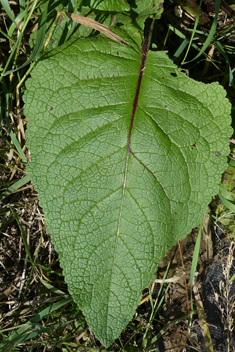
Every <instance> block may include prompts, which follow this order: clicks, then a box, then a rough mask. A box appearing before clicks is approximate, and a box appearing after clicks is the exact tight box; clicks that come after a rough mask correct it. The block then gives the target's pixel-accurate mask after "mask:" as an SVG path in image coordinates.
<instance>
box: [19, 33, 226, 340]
mask: <svg viewBox="0 0 235 352" xmlns="http://www.w3.org/2000/svg"><path fill="white" fill-rule="evenodd" d="M141 65H142V66H141ZM140 70H141V72H142V73H143V78H142V82H141V81H140V80H139V77H140V73H141V72H140ZM138 82H139V83H138ZM140 83H141V84H140ZM139 88H140V89H139ZM138 90H139V93H138ZM137 98H138V105H137ZM25 102H26V109H25V113H26V115H27V117H28V119H29V123H28V130H27V136H28V147H29V149H30V150H31V155H32V162H31V164H30V165H29V166H28V173H29V174H30V175H31V177H32V180H33V182H34V183H35V184H36V189H37V190H38V192H39V198H40V204H41V206H42V207H43V210H44V212H45V217H46V219H47V229H48V232H49V233H51V236H52V240H53V242H54V244H55V247H56V250H57V251H58V252H59V255H60V260H61V265H62V267H63V269H64V274H65V279H66V281H67V283H68V287H69V290H70V292H71V294H72V296H73V298H74V300H75V301H76V302H77V303H78V305H79V306H80V307H81V309H82V310H83V313H84V314H85V316H86V318H87V321H88V323H89V325H90V327H91V329H92V330H93V331H94V333H95V335H96V336H97V338H98V339H100V341H101V342H102V343H103V344H104V345H106V346H108V345H109V344H110V343H111V342H112V341H113V340H114V339H115V338H116V337H117V336H118V335H119V334H120V332H121V331H122V329H123V328H124V327H125V326H126V324H127V323H128V322H129V320H130V319H131V318H132V315H133V313H134V310H135V308H136V307H137V305H138V303H139V301H140V296H141V290H142V289H143V288H145V287H146V286H147V285H149V283H150V282H151V281H152V280H153V279H154V272H155V271H156V268H157V264H158V263H159V261H160V259H161V258H162V257H163V256H164V254H165V253H166V251H167V250H168V249H170V248H171V246H172V245H174V243H175V242H176V241H177V240H180V239H182V238H183V237H184V236H185V235H186V234H187V233H188V232H189V231H190V230H191V228H192V227H194V226H197V225H198V223H199V220H200V218H201V216H202V214H203V213H204V212H205V211H206V207H207V204H208V202H209V201H210V199H211V196H212V195H214V194H216V193H217V192H218V187H217V184H218V183H219V182H220V175H221V173H222V172H223V171H224V170H225V168H226V155H227V154H228V153H229V148H228V138H229V136H230V135H231V132H232V131H231V128H230V127H229V125H230V117H229V112H230V104H229V102H228V100H227V99H226V98H225V90H224V89H223V88H222V87H221V86H219V84H217V83H213V84H208V85H206V84H203V83H199V82H195V81H193V80H191V79H190V78H188V77H187V76H186V75H185V74H183V73H181V72H180V70H178V69H177V68H176V66H175V65H174V64H173V63H172V62H171V60H170V59H169V58H168V57H167V55H166V53H164V52H149V53H148V56H147V61H146V63H145V65H144V66H143V58H142V51H141V49H140V48H138V47H137V46H136V47H135V48H133V47H127V46H126V47H124V46H122V45H119V44H118V43H115V42H112V41H110V40H108V39H106V38H98V39H97V38H96V39H93V40H88V39H85V40H84V39H80V40H78V41H75V42H68V43H67V44H65V45H64V46H62V47H60V48H59V49H57V50H55V51H53V52H51V53H49V54H47V55H46V56H45V57H44V59H43V60H42V61H40V62H39V64H38V65H37V66H36V68H35V69H34V70H33V71H32V78H31V79H29V80H28V81H27V91H26V95H25ZM135 108H136V111H134V110H135Z"/></svg>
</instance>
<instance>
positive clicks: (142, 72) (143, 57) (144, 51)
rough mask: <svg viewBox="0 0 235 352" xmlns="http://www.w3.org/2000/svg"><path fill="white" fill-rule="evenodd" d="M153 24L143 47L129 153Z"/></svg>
mask: <svg viewBox="0 0 235 352" xmlns="http://www.w3.org/2000/svg"><path fill="white" fill-rule="evenodd" d="M153 23H154V20H152V21H151V23H150V26H149V29H148V34H147V36H146V38H145V41H144V44H143V46H142V58H141V64H140V72H139V78H138V83H137V87H136V92H135V98H134V101H133V107H132V113H131V124H130V130H129V135H128V142H127V151H128V153H129V151H130V143H131V132H132V128H133V124H134V118H135V112H136V109H137V106H138V99H139V94H140V87H141V82H142V78H143V75H144V69H145V64H146V60H147V56H148V50H149V44H150V39H151V34H152V28H153Z"/></svg>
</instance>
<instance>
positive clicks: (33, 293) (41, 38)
mask: <svg viewBox="0 0 235 352" xmlns="http://www.w3.org/2000/svg"><path fill="white" fill-rule="evenodd" d="M129 3H130V4H132V3H133V1H129ZM201 3H202V10H201V12H200V15H199V7H198V4H197V3H196V2H194V1H190V2H189V1H188V2H187V3H186V2H182V3H174V2H173V1H166V2H165V4H164V12H163V14H162V17H161V19H160V20H158V21H156V22H155V27H154V32H153V37H152V47H153V49H154V50H156V49H157V50H167V51H168V53H169V56H170V57H171V58H172V59H173V60H174V62H175V63H176V64H177V65H178V66H179V67H181V69H182V70H185V72H186V73H187V74H188V75H189V76H190V77H192V78H194V79H196V80H200V81H203V82H205V83H210V82H214V81H219V83H220V84H221V85H223V86H224V88H225V89H226V91H227V97H228V99H229V100H230V102H231V104H232V116H234V107H235V90H234V79H233V74H234V69H235V56H234V53H235V35H234V26H235V22H234V18H235V13H234V11H233V6H232V5H231V6H225V5H226V4H222V6H221V8H220V7H218V5H217V2H216V3H215V4H213V3H212V2H210V3H209V5H208V2H201ZM179 4H180V5H181V6H180V5H179ZM47 5H48V1H39V0H34V1H24V0H21V1H19V2H15V1H9V2H8V1H3V0H2V8H1V22H0V35H1V37H0V38H1V48H0V50H1V51H0V53H1V108H0V114H1V115H0V124H1V130H2V132H1V137H0V143H1V144H0V145H1V148H0V169H1V172H0V180H1V185H0V187H1V194H0V200H1V208H0V228H1V234H0V241H1V242H0V243H1V247H0V268H1V269H0V270H1V276H0V347H1V348H0V350H1V351H11V350H12V351H85V350H86V351H99V350H100V349H102V346H100V344H99V342H98V341H97V340H96V339H95V338H94V336H93V334H92V332H91V331H90V329H89V327H88V326H87V324H86V322H85V319H84V317H83V315H82V313H81V311H80V310H79V308H78V307H77V305H76V304H74V303H73V301H72V299H71V298H70V296H69V293H68V291H67V286H66V283H65V282H64V279H63V275H62V270H61V268H60V266H59V260H58V256H57V253H56V252H55V251H54V249H53V245H52V244H51V242H50V237H49V235H48V234H47V232H46V228H45V224H44V216H43V211H42V209H41V208H40V206H39V204H38V199H37V193H36V192H35V191H34V188H33V185H32V184H31V182H30V179H29V177H28V176H27V174H26V172H25V166H26V163H27V162H28V161H29V160H30V151H29V150H27V148H26V147H25V143H26V137H25V130H26V128H27V116H24V111H23V102H22V95H23V94H24V89H25V86H24V83H25V79H26V77H28V76H29V75H30V70H31V69H32V67H33V66H34V64H35V62H36V61H35V60H37V59H38V58H39V57H40V55H41V54H42V53H43V52H44V51H45V50H50V49H51V48H53V47H55V46H57V45H60V44H61V42H59V41H58V39H57V38H60V41H63V42H64V41H66V40H67V39H69V37H70V36H71V35H74V36H75V35H83V36H88V35H90V36H95V35H97V34H98V33H97V32H95V31H94V30H92V29H88V28H87V27H85V26H81V25H78V24H75V23H73V22H72V21H71V20H67V19H61V17H60V16H57V13H58V11H62V10H68V11H70V12H74V13H75V12H76V11H79V12H80V11H81V13H82V14H83V15H86V16H89V17H91V18H93V19H95V20H96V21H98V22H100V23H104V24H106V25H109V26H111V25H112V24H114V23H115V13H112V14H110V13H106V12H102V11H97V10H96V9H95V8H90V7H89V1H81V0H79V1H66V0H64V1H60V2H59V1H58V2H51V5H50V6H49V7H48V8H49V11H46V10H45V9H46V8H47ZM215 5H216V6H215ZM60 21H62V22H63V23H62V26H60V25H59V24H60ZM123 21H124V19H123ZM58 23H59V24H58ZM123 23H124V22H123ZM52 34H53V35H52ZM62 34H63V37H62V38H63V39H61V35H62ZM51 36H52V37H51ZM233 121H235V119H233ZM234 145H235V140H234V139H233V137H232V138H231V140H230V147H231V153H230V155H229V156H228V169H227V171H226V172H225V174H224V175H223V177H222V183H221V185H220V192H219V194H218V196H216V197H214V198H213V199H212V202H211V204H210V205H209V207H208V213H209V214H210V217H206V218H204V220H203V221H204V222H203V232H202V238H203V241H204V242H203V241H202V243H201V246H198V247H197V250H196V255H195V258H196V264H194V266H193V267H192V266H191V261H192V256H193V251H194V244H195V242H196V237H197V233H198V229H195V230H194V231H192V233H191V234H190V235H189V236H188V237H187V238H186V239H185V240H184V241H183V242H181V243H179V244H178V245H177V246H176V247H175V248H173V249H172V251H170V253H168V255H167V256H166V258H164V260H163V261H162V264H161V265H160V267H159V269H158V273H157V274H156V277H157V279H158V281H157V282H155V283H154V284H153V285H152V287H150V288H149V290H145V291H144V292H143V300H142V302H141V305H140V306H139V308H138V310H137V312H136V314H135V316H134V317H133V320H132V321H131V322H130V324H129V325H128V327H127V328H126V329H125V331H123V333H122V334H121V336H120V338H119V339H117V340H116V342H115V343H114V344H113V345H112V346H111V347H110V348H109V350H110V351H125V350H126V351H143V350H146V351H157V350H158V348H159V349H160V350H164V349H163V348H168V349H169V348H174V351H178V350H179V351H180V350H182V348H183V347H184V346H190V344H191V345H192V344H193V343H194V338H193V337H192V336H193V333H195V332H194V330H193V329H194V328H195V326H196V325H198V324H199V323H200V322H204V319H205V317H204V311H203V306H199V307H198V306H197V304H198V302H199V303H200V302H201V300H200V298H199V296H198V295H197V294H196V293H195V292H194V293H193V294H192V295H191V294H190V292H191V291H190V273H191V276H192V273H194V270H195V266H197V271H198V272H199V279H198V282H199V283H198V289H199V291H200V285H201V283H200V282H201V280H202V278H203V274H204V272H205V269H206V268H207V267H208V266H210V265H211V262H213V261H214V260H216V258H217V257H216V253H218V250H219V248H221V247H220V246H222V243H223V241H224V239H225V238H226V239H228V238H229V236H233V235H234V234H235V226H234V225H235V222H234V216H235V202H234V179H235V171H234V170H235V160H234V155H233V152H234ZM206 236H209V237H206ZM213 236H214V237H216V236H217V239H218V240H217V242H216V243H215V241H214V242H212V240H213V238H214V237H213ZM208 238H209V239H208ZM231 246H232V245H231ZM211 250H212V252H213V250H214V254H212V252H211ZM231 251H232V250H231ZM198 253H199V254H200V257H199V259H197V254H198ZM220 259H221V260H222V259H223V258H220ZM168 263H170V265H169V267H168V266H167V264H168ZM193 268H194V269H193ZM232 273H233V271H232V268H231V270H230V276H229V279H230V278H231V276H232ZM172 277H174V279H173V280H171V279H170V280H169V279H168V278H172ZM163 278H164V280H165V279H166V281H164V283H163V281H162V280H163ZM191 284H192V281H191ZM172 297H173V298H172ZM195 297H196V300H195ZM232 303H233V302H230V304H231V306H232ZM192 311H194V314H191V312H192ZM198 312H200V313H198ZM233 314H234V313H233V310H232V309H231V310H230V311H229V312H228V311H227V319H225V320H226V321H225V322H224V324H225V325H226V324H227V325H226V326H227V327H229V326H230V325H229V324H230V323H231V321H232V319H233ZM195 322H196V323H195ZM204 327H206V325H205V324H204ZM229 329H230V330H231V327H230V328H229ZM189 331H191V333H189ZM202 335H203V340H202V341H204V342H203V343H201V345H199V344H198V343H196V344H195V346H196V348H197V350H200V349H201V350H205V349H207V350H210V351H212V350H213V349H212V347H210V338H211V337H210V331H209V330H208V329H206V328H205V331H204V332H203V333H202ZM231 338H232V337H231ZM208 341H209V342H208ZM164 346H165V347H164ZM166 346H167V347H166ZM161 348H162V349H161ZM187 348H189V347H187ZM210 348H211V349H210ZM215 350H216V349H215Z"/></svg>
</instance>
